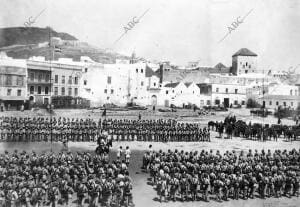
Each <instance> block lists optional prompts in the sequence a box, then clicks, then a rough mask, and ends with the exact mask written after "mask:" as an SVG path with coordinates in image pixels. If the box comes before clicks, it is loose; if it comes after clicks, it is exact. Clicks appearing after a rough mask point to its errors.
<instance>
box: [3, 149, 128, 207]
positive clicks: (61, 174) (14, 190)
mask: <svg viewBox="0 0 300 207" xmlns="http://www.w3.org/2000/svg"><path fill="white" fill-rule="evenodd" d="M131 189H132V185H131V178H130V177H129V172H128V167H127V165H126V163H125V160H114V161H112V162H109V160H108V159H107V158H106V157H105V156H104V155H91V154H90V153H87V152H83V153H79V152H78V153H76V154H72V153H70V152H67V153H65V152H61V153H59V154H54V153H49V154H40V155H38V154H36V153H35V152H34V151H33V152H32V153H27V152H25V151H23V152H21V153H18V152H17V151H15V152H13V153H11V154H10V153H8V152H7V151H6V152H5V154H1V155H0V206H9V207H10V206H12V207H14V206H26V207H29V206H37V207H41V206H48V205H50V206H52V207H55V206H58V205H60V206H70V205H72V204H71V203H73V202H76V203H77V205H78V206H87V203H88V206H108V207H109V206H130V205H132V195H131Z"/></svg>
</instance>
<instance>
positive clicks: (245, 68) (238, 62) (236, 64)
mask: <svg viewBox="0 0 300 207" xmlns="http://www.w3.org/2000/svg"><path fill="white" fill-rule="evenodd" d="M231 72H232V73H233V74H234V75H241V74H245V73H256V72H257V54H255V53H254V52H252V51H251V50H249V49H247V48H242V49H240V50H239V51H237V52H236V53H234V54H233V55H232V71H231Z"/></svg>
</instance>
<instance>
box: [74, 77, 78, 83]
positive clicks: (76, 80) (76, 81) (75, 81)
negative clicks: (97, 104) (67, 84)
mask: <svg viewBox="0 0 300 207" xmlns="http://www.w3.org/2000/svg"><path fill="white" fill-rule="evenodd" d="M74 84H75V85H78V77H75V78H74Z"/></svg>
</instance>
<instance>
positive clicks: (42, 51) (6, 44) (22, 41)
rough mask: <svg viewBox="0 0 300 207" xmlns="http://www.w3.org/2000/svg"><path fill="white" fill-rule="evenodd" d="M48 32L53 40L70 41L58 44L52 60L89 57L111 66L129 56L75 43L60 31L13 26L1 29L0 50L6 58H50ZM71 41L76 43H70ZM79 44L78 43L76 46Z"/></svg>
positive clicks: (69, 36) (68, 35)
mask: <svg viewBox="0 0 300 207" xmlns="http://www.w3.org/2000/svg"><path fill="white" fill-rule="evenodd" d="M49 31H51V36H52V37H59V38H60V39H62V40H66V41H70V42H71V43H70V44H60V45H57V46H56V49H55V50H54V51H55V52H54V55H53V56H54V60H57V59H58V58H72V59H73V60H74V61H79V60H80V57H81V56H88V57H90V58H91V59H92V60H94V61H96V62H101V63H114V62H115V60H116V59H117V58H123V59H128V58H129V57H127V56H124V55H120V54H118V53H113V52H107V51H105V50H103V49H100V48H97V47H94V46H91V45H89V44H87V43H83V42H80V41H77V38H76V37H74V36H72V35H70V34H68V33H62V32H56V31H54V30H53V29H51V28H38V27H29V28H25V27H14V28H2V29H0V51H4V52H6V53H7V55H8V56H9V57H13V58H22V59H28V58H29V57H32V56H44V57H46V59H47V60H49V59H50V58H53V56H52V53H51V50H50V47H49V45H48V44H47V43H48V42H49ZM72 42H75V44H73V43H72ZM77 42H78V44H77Z"/></svg>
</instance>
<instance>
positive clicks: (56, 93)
mask: <svg viewBox="0 0 300 207" xmlns="http://www.w3.org/2000/svg"><path fill="white" fill-rule="evenodd" d="M54 95H55V96H58V87H55V88H54Z"/></svg>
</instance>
